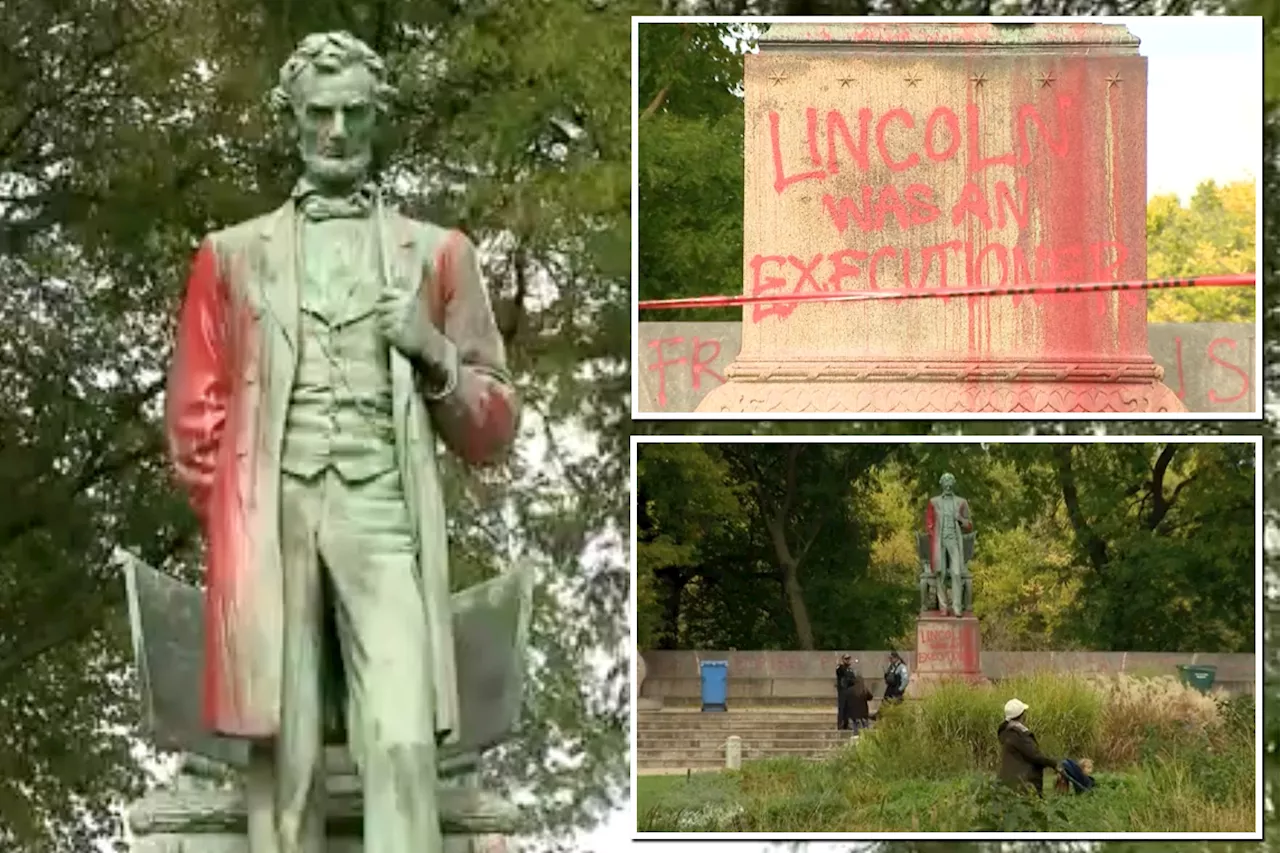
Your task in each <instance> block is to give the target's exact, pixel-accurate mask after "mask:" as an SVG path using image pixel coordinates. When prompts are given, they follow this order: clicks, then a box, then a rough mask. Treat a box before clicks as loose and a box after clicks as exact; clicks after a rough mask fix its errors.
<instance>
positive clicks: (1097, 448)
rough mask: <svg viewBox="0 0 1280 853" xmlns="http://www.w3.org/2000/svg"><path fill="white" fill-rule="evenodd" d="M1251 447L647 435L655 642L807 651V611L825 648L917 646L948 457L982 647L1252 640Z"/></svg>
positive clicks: (644, 574) (647, 561) (1179, 645)
mask: <svg viewBox="0 0 1280 853" xmlns="http://www.w3.org/2000/svg"><path fill="white" fill-rule="evenodd" d="M1252 455H1253V448H1252V447H1251V446H1249V445H1247V444H1237V445H1227V444H1148V443H1142V444H1139V443H1123V444H1119V443H1111V444H1076V445H1071V444H1060V445H1054V444H1022V443H1019V444H1000V443H995V442H993V443H989V444H987V445H986V446H984V445H982V444H976V443H975V444H909V445H905V444H900V445H890V444H767V445H761V444H738V443H704V444H676V445H664V444H642V445H640V448H639V459H640V464H639V469H638V474H637V483H638V486H639V490H640V494H641V496H642V499H643V511H642V512H641V513H639V514H638V523H639V530H638V533H637V535H638V537H639V541H640V543H641V545H640V550H639V552H638V555H637V561H638V567H639V574H640V584H641V589H642V590H643V592H644V594H643V596H642V597H641V598H640V601H639V605H640V613H639V621H640V624H641V625H642V627H643V633H642V636H641V643H642V645H641V648H649V647H660V648H677V647H679V648H731V647H732V648H766V649H767V648H797V647H799V648H804V647H806V646H805V643H804V641H803V639H802V637H803V633H802V631H801V629H800V625H801V624H803V623H804V621H805V620H807V623H808V625H809V628H810V631H811V636H812V638H813V643H814V645H815V647H817V648H886V647H887V646H889V645H893V644H896V643H910V641H911V640H912V637H910V636H909V633H908V629H909V627H910V625H911V616H912V614H913V613H914V612H916V610H917V608H918V606H919V604H918V603H919V594H918V588H917V576H918V573H919V562H918V557H917V555H916V545H915V536H916V532H917V531H918V530H921V529H923V513H924V506H925V504H926V502H927V500H928V497H929V496H930V495H932V494H935V493H936V491H937V485H936V484H937V480H938V477H939V476H940V475H941V474H942V473H943V472H944V471H947V470H950V471H952V472H953V473H955V474H956V476H957V478H958V482H959V491H960V493H961V494H963V495H964V496H965V497H966V498H968V499H969V502H970V506H971V507H973V511H974V514H975V516H974V517H975V524H976V529H977V530H978V547H977V551H976V553H975V558H974V561H973V564H972V570H973V574H974V584H975V595H974V600H975V607H976V608H977V612H978V614H979V615H980V616H981V617H982V621H983V630H984V647H985V648H988V649H1001V650H1006V651H1012V650H1034V649H1069V648H1091V649H1099V650H1108V649H1109V650H1119V651H1155V650H1163V651H1201V652H1207V651H1249V650H1251V649H1252V648H1253V636H1254V626H1253V619H1252V615H1251V612H1252V605H1253V591H1254V584H1253V571H1254V566H1255V565H1256V559H1255V554H1254V527H1255V524H1254V497H1253V495H1254V475H1255V471H1254V467H1253V462H1252ZM673 466H675V467H673ZM681 466H684V467H683V469H682V468H681ZM709 472H714V478H709V477H710V474H709ZM717 490H719V491H717ZM721 492H723V493H724V494H726V495H727V494H728V493H730V492H732V494H733V495H734V496H735V497H734V502H733V504H732V508H730V506H729V504H727V503H726V502H725V500H724V499H723V498H720V497H717V495H718V494H720V493H721ZM793 592H794V594H793ZM797 601H798V603H797ZM851 614H857V616H856V618H853V617H852V616H851ZM659 638H660V640H659ZM649 643H652V644H653V645H646V644H649Z"/></svg>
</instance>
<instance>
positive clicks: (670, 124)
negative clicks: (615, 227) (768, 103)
mask: <svg viewBox="0 0 1280 853" xmlns="http://www.w3.org/2000/svg"><path fill="white" fill-rule="evenodd" d="M749 35H750V33H744V32H743V31H742V30H741V29H740V28H738V27H737V26H734V25H729V24H646V25H642V26H641V27H640V36H639V44H640V61H639V68H640V78H639V87H638V91H639V103H640V109H641V116H640V118H639V167H638V174H639V185H638V187H637V191H638V193H639V204H640V209H641V210H642V211H643V213H642V215H641V217H640V223H639V226H640V246H639V253H640V276H641V280H642V281H644V282H646V283H645V285H644V291H645V293H649V292H654V293H661V294H663V295H664V296H702V295H706V294H708V293H732V292H734V291H735V290H737V289H738V288H739V287H740V286H741V279H742V273H741V269H742V198H743V196H742V150H743V148H742V145H743V140H742V121H743V112H742V101H741V99H740V97H739V94H738V93H740V92H741V87H742V52H743V51H744V50H745V49H747V47H748V46H749V45H750V41H749V38H748V37H749ZM693 235H696V239H690V237H692V236H693ZM688 313H689V312H683V311H682V312H676V313H672V312H665V314H664V316H663V318H662V319H665V320H680V319H689V317H686V316H685V315H686V314H688ZM717 315H723V317H727V318H729V319H736V315H735V312H733V311H727V312H713V313H711V314H708V313H707V312H698V315H697V319H701V320H713V319H719V318H720V317H718V316H717Z"/></svg>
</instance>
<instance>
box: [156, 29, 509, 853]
mask: <svg viewBox="0 0 1280 853" xmlns="http://www.w3.org/2000/svg"><path fill="white" fill-rule="evenodd" d="M384 78H385V71H384V67H383V63H382V61H381V59H380V58H379V57H378V56H377V55H376V54H375V53H374V52H373V51H372V50H370V49H369V48H368V47H367V46H366V45H364V44H363V43H362V42H360V41H359V40H358V39H356V38H354V37H353V36H351V35H349V34H346V33H325V34H317V35H312V36H308V37H307V38H306V39H304V40H303V41H302V43H301V44H300V45H299V47H298V49H297V51H295V53H294V55H293V56H291V57H290V58H289V60H288V61H287V62H286V63H285V65H284V66H283V68H282V69H281V72H280V85H279V86H278V87H277V89H276V90H275V91H274V92H273V100H274V101H275V103H276V104H277V106H278V107H279V108H280V109H281V110H282V111H283V112H284V114H285V115H286V116H287V117H289V118H290V119H291V121H292V126H293V128H294V129H295V131H296V134H297V142H298V149H299V153H300V154H301V158H302V163H303V167H304V172H303V176H302V178H301V180H300V181H299V182H298V184H297V186H296V187H295V189H294V192H293V194H292V196H291V198H290V199H289V201H288V202H286V204H285V205H284V206H283V207H282V208H280V209H279V210H277V211H275V212H274V213H272V214H268V215H267V216H265V217H262V218H259V219H257V220H253V221H251V222H248V223H242V224H240V225H236V226H232V227H230V228H227V229H224V230H222V231H219V232H217V233H215V234H212V235H210V236H209V237H208V238H206V240H205V241H204V243H203V245H202V248H201V251H200V253H199V254H198V256H197V259H196V262H195V265H194V268H193V272H192V277H191V280H190V282H189V283H188V290H187V299H186V303H185V304H184V308H183V315H182V319H181V320H180V325H179V330H178V344H177V348H176V351H175V355H174V362H173V367H172V369H171V372H170V379H169V399H168V402H167V409H168V411H167V420H168V431H169V440H170V448H171V452H172V455H173V457H174V461H175V465H176V467H177V470H178V476H179V479H180V480H181V481H182V483H183V485H184V486H186V487H187V489H188V491H189V492H190V494H191V497H192V503H193V506H194V507H195V509H196V511H197V512H198V513H199V514H200V516H201V520H202V522H203V524H204V527H205V533H206V538H207V539H208V544H209V549H208V550H209V568H208V583H207V586H208V590H207V592H206V596H205V626H206V627H205V630H206V632H207V642H206V653H207V657H206V660H205V661H204V667H205V668H206V676H205V679H204V685H205V690H206V692H207V695H206V697H205V703H206V704H205V708H204V719H205V722H206V725H207V727H208V729H209V731H210V732H211V733H212V734H215V735H218V736H222V737H229V738H233V739H239V740H242V741H244V742H247V743H248V745H249V748H248V752H247V767H246V768H245V781H246V784H245V808H246V812H247V820H246V826H247V833H248V838H249V845H250V847H249V849H250V851H251V853H311V852H312V851H320V850H322V849H323V844H324V832H325V817H324V815H325V792H326V784H325V778H324V777H325V754H324V743H325V735H326V732H328V733H329V734H331V735H332V734H333V730H334V729H335V728H337V729H338V737H342V738H344V739H345V740H346V742H347V743H348V746H349V750H350V754H351V756H352V758H353V759H354V762H355V765H356V767H357V768H358V770H359V773H360V776H361V779H362V784H363V822H364V844H365V849H366V850H370V851H373V850H376V851H379V852H380V853H437V851H440V850H442V849H444V841H443V838H442V832H441V824H442V816H441V810H440V802H439V791H438V786H437V766H438V761H439V758H440V754H439V752H438V751H439V750H440V749H442V748H443V749H444V751H445V752H446V753H448V751H449V749H450V747H453V746H455V745H456V744H458V743H459V741H460V740H465V739H466V738H465V735H464V730H465V728H466V721H464V720H462V719H461V714H460V700H459V682H460V676H459V669H460V666H461V664H460V662H459V660H458V657H457V651H458V650H457V648H456V639H457V638H456V637H455V634H454V630H453V619H452V615H451V597H450V591H449V575H448V556H447V539H446V529H445V507H444V504H443V490H442V487H441V483H440V480H439V471H438V462H437V459H436V440H437V437H439V438H440V439H441V440H442V441H443V442H444V444H445V445H446V446H447V447H449V448H450V449H452V450H454V451H455V452H456V453H458V454H459V455H460V456H462V457H463V458H464V459H466V460H467V461H469V462H473V463H482V462H487V461H491V460H493V459H495V458H497V457H498V456H499V455H500V454H501V453H502V452H503V451H504V450H505V449H506V447H507V446H509V444H510V442H511V440H512V438H513V436H514V434H515V424H516V404H515V395H514V392H513V391H512V388H511V382H510V379H509V377H508V375H507V372H506V367H505V357H504V353H503V343H502V339H501V337H500V336H499V334H498V331H497V328H496V324H495V322H494V319H493V314H492V310H491V307H490V305H489V301H488V297H487V294H486V291H485V289H484V286H483V282H482V279H481V276H480V270H479V264H478V262H477V260H476V250H475V247H474V246H473V245H472V244H471V243H470V241H469V240H467V238H465V237H464V236H463V235H461V234H460V233H459V232H456V231H454V232H450V231H447V230H446V229H443V228H439V227H437V226H434V225H431V224H429V223H423V222H416V221H413V220H410V219H408V218H406V217H403V216H401V215H400V214H398V213H396V212H395V211H393V210H391V209H390V208H389V207H388V206H387V205H385V204H384V202H383V200H382V198H381V194H380V192H379V191H378V189H377V187H376V186H375V185H374V184H373V183H372V182H371V174H370V168H371V164H372V160H373V158H372V151H373V142H374V136H375V132H376V130H377V128H378V118H379V117H380V116H381V115H383V114H385V113H386V112H387V106H388V97H389V95H390V94H391V91H392V90H391V88H390V87H389V85H388V84H387V83H386V81H385V79H384ZM499 692H500V691H499ZM335 707H336V708H337V710H338V713H337V714H336V715H335V714H330V713H327V712H328V711H331V710H333V709H334V708H335ZM335 720H336V721H337V723H338V725H337V726H333V725H326V723H327V722H333V721H335ZM330 739H333V738H332V737H331V738H330Z"/></svg>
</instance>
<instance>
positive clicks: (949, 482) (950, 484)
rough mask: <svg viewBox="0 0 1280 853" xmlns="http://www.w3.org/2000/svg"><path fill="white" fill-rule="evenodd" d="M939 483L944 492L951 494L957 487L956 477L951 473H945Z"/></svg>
mask: <svg viewBox="0 0 1280 853" xmlns="http://www.w3.org/2000/svg"><path fill="white" fill-rule="evenodd" d="M938 485H940V486H942V493H943V494H944V495H949V494H951V493H952V492H953V491H955V488H956V478H955V477H953V476H952V475H951V474H943V475H942V479H941V480H939V481H938Z"/></svg>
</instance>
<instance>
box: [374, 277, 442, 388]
mask: <svg viewBox="0 0 1280 853" xmlns="http://www.w3.org/2000/svg"><path fill="white" fill-rule="evenodd" d="M377 308H378V324H379V327H380V328H381V329H382V334H383V335H384V336H385V337H386V339H387V341H388V342H390V344H391V345H392V346H393V347H395V348H396V349H397V350H399V351H400V352H401V353H402V354H403V355H405V356H406V357H408V358H410V359H413V360H415V361H418V362H420V363H422V364H423V365H424V366H425V367H427V368H428V369H429V370H431V371H432V372H439V373H447V372H448V370H449V364H450V362H451V361H452V360H453V359H454V358H455V357H456V356H455V353H456V350H455V348H454V346H453V344H452V343H451V342H450V341H449V339H448V338H446V337H445V336H444V334H443V333H442V332H441V331H440V330H439V329H437V328H436V326H435V324H434V323H432V322H431V320H430V318H428V317H427V314H426V311H425V310H423V307H422V304H421V300H420V298H419V296H418V290H417V289H416V288H414V289H395V288H387V289H386V290H384V291H383V292H382V295H381V296H379V297H378V306H377Z"/></svg>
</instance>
